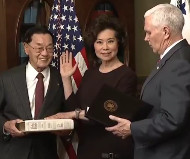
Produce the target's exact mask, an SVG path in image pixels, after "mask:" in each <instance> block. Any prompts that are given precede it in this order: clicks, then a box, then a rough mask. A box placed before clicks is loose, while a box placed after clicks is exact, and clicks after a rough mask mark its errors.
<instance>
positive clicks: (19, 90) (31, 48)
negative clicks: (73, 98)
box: [0, 27, 64, 159]
mask: <svg viewBox="0 0 190 159" xmlns="http://www.w3.org/2000/svg"><path fill="white" fill-rule="evenodd" d="M24 48H25V52H26V54H27V55H28V56H29V62H28V64H27V65H20V66H18V67H15V68H12V69H10V70H8V71H6V72H4V73H3V74H1V76H0V129H1V131H0V158H1V159H15V158H18V159H57V158H58V156H57V146H56V135H54V134H53V133H50V132H46V133H29V134H24V133H23V132H21V131H19V130H18V129H17V128H16V126H15V124H16V123H17V122H20V121H23V120H32V119H43V118H45V117H47V116H50V115H53V114H56V113H58V112H60V111H63V107H64V106H63V103H64V93H63V86H62V81H61V77H60V74H59V72H58V71H57V70H55V69H53V68H51V67H49V64H50V62H51V60H52V57H53V36H52V34H51V33H50V32H49V31H48V30H47V29H46V28H43V27H33V28H31V29H29V30H28V31H27V32H26V35H25V38H24ZM39 72H40V73H42V74H43V76H44V78H43V82H44V101H43V104H42V106H41V108H40V111H39V114H38V115H37V116H35V98H36V97H35V87H36V83H37V80H38V79H37V78H36V76H37V74H38V73H39Z"/></svg>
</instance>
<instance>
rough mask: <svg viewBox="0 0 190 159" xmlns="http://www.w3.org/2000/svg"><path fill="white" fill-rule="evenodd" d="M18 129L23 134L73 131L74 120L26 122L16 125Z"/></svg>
mask: <svg viewBox="0 0 190 159" xmlns="http://www.w3.org/2000/svg"><path fill="white" fill-rule="evenodd" d="M16 127H17V129H18V130H20V131H22V132H43V131H59V130H72V129H74V121H73V120H72V119H48V120H25V121H23V122H20V123H16Z"/></svg>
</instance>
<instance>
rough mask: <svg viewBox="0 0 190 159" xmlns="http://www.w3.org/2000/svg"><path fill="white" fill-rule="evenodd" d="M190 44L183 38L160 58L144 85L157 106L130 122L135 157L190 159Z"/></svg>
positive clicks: (145, 97) (146, 98)
mask: <svg viewBox="0 0 190 159" xmlns="http://www.w3.org/2000/svg"><path fill="white" fill-rule="evenodd" d="M189 63H190V46H189V45H188V43H187V41H186V40H182V41H181V42H179V43H178V44H177V45H176V46H174V47H173V48H172V49H171V50H170V51H169V52H168V53H167V54H166V55H165V56H164V58H163V59H162V60H161V62H160V63H159V66H158V68H155V70H154V71H153V72H152V73H151V74H150V76H149V77H148V78H147V80H146V81H145V83H144V85H143V88H142V96H141V98H142V100H143V101H145V102H147V103H149V104H151V105H153V106H154V108H153V110H152V112H151V114H150V115H149V117H148V118H147V119H145V120H141V121H137V122H133V123H132V124H131V131H132V136H133V139H134V141H135V159H189V158H190V125H189V123H190V64H189Z"/></svg>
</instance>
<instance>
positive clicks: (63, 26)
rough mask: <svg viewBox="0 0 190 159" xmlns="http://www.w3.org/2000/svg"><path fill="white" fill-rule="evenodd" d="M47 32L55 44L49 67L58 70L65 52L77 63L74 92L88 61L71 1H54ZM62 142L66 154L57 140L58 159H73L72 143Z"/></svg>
mask: <svg viewBox="0 0 190 159" xmlns="http://www.w3.org/2000/svg"><path fill="white" fill-rule="evenodd" d="M49 30H50V31H51V32H52V33H53V35H54V39H53V40H54V44H55V45H54V54H53V60H52V63H51V65H52V66H53V67H56V68H57V69H59V65H60V63H59V58H60V56H61V54H62V52H65V51H66V50H68V51H69V52H72V53H73V65H75V64H76V62H78V68H77V69H76V71H75V73H74V75H73V77H72V85H73V90H74V92H76V91H77V89H78V87H79V84H80V82H81V79H82V76H83V75H84V72H85V71H86V70H87V69H88V61H87V57H86V50H85V48H84V43H83V38H82V36H81V30H80V27H79V21H78V18H77V16H76V12H75V8H74V1H73V0H54V4H53V7H52V13H51V16H50V21H49ZM62 141H63V142H62V143H64V147H65V150H66V152H67V154H65V151H63V150H62V145H61V142H60V139H58V143H59V144H58V153H59V156H60V158H64V159H66V158H68V157H69V159H75V158H76V154H75V152H74V149H73V145H72V143H70V142H67V141H65V140H62ZM73 144H74V147H75V150H76V148H77V140H75V139H74V141H73ZM59 149H60V150H59Z"/></svg>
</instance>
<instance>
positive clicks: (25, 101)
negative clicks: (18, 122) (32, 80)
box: [12, 65, 32, 119]
mask: <svg viewBox="0 0 190 159" xmlns="http://www.w3.org/2000/svg"><path fill="white" fill-rule="evenodd" d="M12 80H13V83H14V86H15V88H16V91H17V92H18V97H19V98H20V101H21V103H22V105H21V111H23V115H26V119H32V115H31V109H30V102H29V97H28V90H27V84H26V65H21V66H20V70H19V71H18V73H15V74H14V75H13V76H12Z"/></svg>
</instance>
